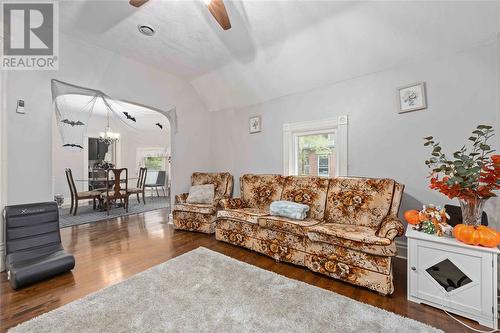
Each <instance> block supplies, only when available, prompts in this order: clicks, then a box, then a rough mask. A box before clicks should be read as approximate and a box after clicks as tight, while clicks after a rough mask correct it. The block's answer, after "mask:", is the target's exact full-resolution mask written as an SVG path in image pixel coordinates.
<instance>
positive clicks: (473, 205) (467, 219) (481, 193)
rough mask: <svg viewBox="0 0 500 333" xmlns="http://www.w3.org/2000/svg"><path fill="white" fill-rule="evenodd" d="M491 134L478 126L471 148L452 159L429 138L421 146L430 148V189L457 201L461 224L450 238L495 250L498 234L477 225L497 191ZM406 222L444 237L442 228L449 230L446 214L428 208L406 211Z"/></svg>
mask: <svg viewBox="0 0 500 333" xmlns="http://www.w3.org/2000/svg"><path fill="white" fill-rule="evenodd" d="M493 135H494V131H493V128H492V127H491V126H487V125H479V126H477V128H476V129H475V130H474V131H473V132H472V135H471V136H470V137H469V141H471V147H470V148H469V149H467V148H466V146H463V147H462V148H461V149H460V150H458V151H456V152H454V153H453V159H449V158H448V157H447V156H446V155H445V153H444V152H443V151H442V148H441V145H440V144H439V142H438V143H436V142H435V141H434V138H433V137H432V136H429V137H426V138H425V143H424V146H429V147H431V148H432V152H431V157H430V158H429V159H428V160H426V161H425V164H426V165H427V166H428V167H429V168H432V171H431V174H430V179H431V180H430V186H429V187H430V188H431V189H433V190H437V191H439V192H441V193H443V194H444V195H446V196H447V197H448V198H450V199H453V198H458V200H459V202H460V207H461V210H462V219H463V224H459V225H457V226H455V228H454V229H453V236H454V237H455V238H456V239H457V240H459V241H461V242H464V243H466V244H470V245H481V246H486V247H495V246H497V245H499V244H500V233H499V232H496V231H495V230H493V229H491V228H488V227H486V226H481V225H480V224H481V216H482V213H483V207H484V203H485V202H486V200H488V199H489V198H491V197H495V196H496V194H495V193H494V191H496V190H498V189H500V155H493V152H494V151H495V150H493V149H492V148H491V147H490V145H489V144H488V140H489V139H490V138H491V137H492V136H493ZM415 212H416V213H415ZM417 214H418V215H417ZM417 216H418V219H417ZM405 219H406V220H407V221H408V223H410V224H415V225H417V226H416V227H415V228H416V229H418V230H421V231H424V232H427V233H436V234H437V235H443V234H444V233H446V230H445V229H449V228H445V226H447V223H446V222H447V220H448V219H449V217H448V216H447V214H446V212H445V211H444V210H443V209H441V208H439V207H434V206H431V205H429V206H424V209H423V210H422V211H420V212H417V211H407V212H405Z"/></svg>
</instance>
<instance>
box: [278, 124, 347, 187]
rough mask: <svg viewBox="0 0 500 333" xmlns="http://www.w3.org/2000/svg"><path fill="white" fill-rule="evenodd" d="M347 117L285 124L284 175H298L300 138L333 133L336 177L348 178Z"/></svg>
mask: <svg viewBox="0 0 500 333" xmlns="http://www.w3.org/2000/svg"><path fill="white" fill-rule="evenodd" d="M347 125H348V117H347V115H343V116H339V117H337V118H334V119H324V120H312V121H303V122H297V123H287V124H283V174H284V175H287V176H288V175H296V174H297V172H298V170H297V158H298V156H297V147H298V137H299V136H303V135H311V134H322V133H328V132H333V133H334V143H335V161H336V165H335V176H336V177H337V176H347V175H348V173H347Z"/></svg>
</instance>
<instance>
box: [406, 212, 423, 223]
mask: <svg viewBox="0 0 500 333" xmlns="http://www.w3.org/2000/svg"><path fill="white" fill-rule="evenodd" d="M418 214H419V212H418V210H407V211H406V212H404V214H403V216H404V218H405V220H406V222H408V223H409V224H414V225H415V224H419V223H420V219H419V217H418Z"/></svg>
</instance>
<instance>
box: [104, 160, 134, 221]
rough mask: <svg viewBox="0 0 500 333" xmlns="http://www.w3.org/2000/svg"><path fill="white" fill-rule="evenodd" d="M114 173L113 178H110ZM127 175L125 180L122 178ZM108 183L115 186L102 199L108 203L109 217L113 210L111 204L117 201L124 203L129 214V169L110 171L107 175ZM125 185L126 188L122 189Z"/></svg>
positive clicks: (108, 189) (107, 190)
mask: <svg viewBox="0 0 500 333" xmlns="http://www.w3.org/2000/svg"><path fill="white" fill-rule="evenodd" d="M111 173H113V178H111V177H110V175H111ZM123 173H125V178H122V174H123ZM106 181H107V183H108V184H111V183H112V184H113V188H111V189H110V188H109V187H108V188H107V189H106V192H104V193H102V197H103V199H104V201H105V202H106V212H107V214H108V215H109V211H110V210H111V203H112V202H113V201H116V200H117V199H120V200H123V201H124V208H125V211H126V212H127V213H128V198H129V195H130V193H128V169H127V168H122V169H108V171H107V173H106ZM122 184H125V188H123V187H122Z"/></svg>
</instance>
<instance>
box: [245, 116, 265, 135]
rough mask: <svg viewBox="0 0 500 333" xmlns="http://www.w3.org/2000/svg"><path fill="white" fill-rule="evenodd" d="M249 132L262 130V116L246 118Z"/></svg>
mask: <svg viewBox="0 0 500 333" xmlns="http://www.w3.org/2000/svg"><path fill="white" fill-rule="evenodd" d="M248 127H249V132H250V134H253V133H259V132H260V131H262V118H261V117H260V116H255V117H250V119H249V120H248Z"/></svg>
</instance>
